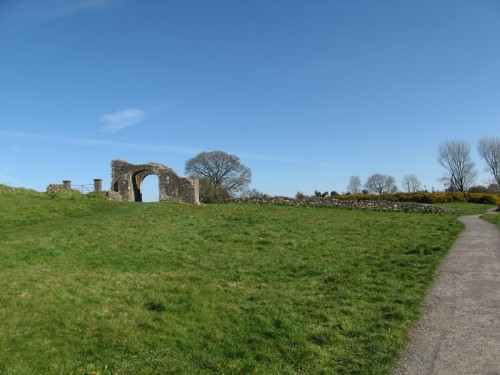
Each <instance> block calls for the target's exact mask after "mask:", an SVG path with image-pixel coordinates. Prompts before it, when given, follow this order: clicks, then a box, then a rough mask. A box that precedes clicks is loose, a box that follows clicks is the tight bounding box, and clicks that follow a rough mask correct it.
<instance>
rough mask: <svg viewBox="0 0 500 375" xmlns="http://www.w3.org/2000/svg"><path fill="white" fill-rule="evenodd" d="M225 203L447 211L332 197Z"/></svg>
mask: <svg viewBox="0 0 500 375" xmlns="http://www.w3.org/2000/svg"><path fill="white" fill-rule="evenodd" d="M225 203H253V204H282V205H290V206H320V207H343V208H349V209H360V210H377V211H404V212H431V213H434V212H449V210H447V209H445V208H441V207H437V206H433V205H430V204H424V203H411V202H389V201H355V200H340V199H334V198H319V197H318V198H316V197H315V198H304V199H294V198H287V197H254V198H235V199H230V200H227V201H226V202H225Z"/></svg>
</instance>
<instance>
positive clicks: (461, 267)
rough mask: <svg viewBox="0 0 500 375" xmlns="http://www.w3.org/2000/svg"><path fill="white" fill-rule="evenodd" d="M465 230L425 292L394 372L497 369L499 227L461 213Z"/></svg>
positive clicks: (498, 374)
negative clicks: (416, 318) (405, 346)
mask: <svg viewBox="0 0 500 375" xmlns="http://www.w3.org/2000/svg"><path fill="white" fill-rule="evenodd" d="M460 220H461V221H462V222H463V223H464V224H465V231H464V232H462V234H461V235H460V236H459V238H458V239H457V241H456V242H455V244H454V245H453V247H452V248H451V250H450V253H449V254H448V255H447V256H446V257H445V259H444V261H443V263H442V265H441V267H440V268H439V275H438V277H437V279H436V281H435V283H434V285H433V287H432V288H431V290H430V291H429V294H428V295H427V297H426V300H425V303H424V307H423V312H422V317H421V319H420V320H419V321H418V322H417V323H416V325H415V327H414V329H413V331H412V333H411V338H412V341H411V344H410V345H409V347H408V348H407V349H406V350H405V351H404V352H403V353H402V356H401V359H400V361H399V363H398V365H397V367H396V369H395V370H394V374H397V375H402V374H404V375H417V374H418V375H431V374H432V375H448V374H449V375H452V374H453V375H459V374H464V375H465V374H467V375H475V374H478V375H500V230H499V229H498V227H497V226H496V225H494V224H491V223H488V222H486V221H484V220H482V219H480V218H479V216H463V217H461V218H460Z"/></svg>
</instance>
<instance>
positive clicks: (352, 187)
mask: <svg viewBox="0 0 500 375" xmlns="http://www.w3.org/2000/svg"><path fill="white" fill-rule="evenodd" d="M361 185H362V184H361V179H360V178H359V177H358V176H351V178H350V179H349V185H347V191H348V192H349V193H351V194H359V192H360V191H361Z"/></svg>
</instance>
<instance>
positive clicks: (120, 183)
mask: <svg viewBox="0 0 500 375" xmlns="http://www.w3.org/2000/svg"><path fill="white" fill-rule="evenodd" d="M150 174H155V175H157V176H158V187H159V189H158V190H159V192H160V201H176V202H186V203H194V204H198V203H200V200H199V183H198V180H197V179H191V178H185V177H180V176H178V175H177V173H175V171H174V170H173V169H171V168H169V167H167V166H165V165H163V164H158V163H148V164H130V163H128V162H126V161H124V160H113V161H112V162H111V190H113V191H116V192H118V193H120V195H121V196H122V199H123V200H125V201H135V202H142V190H141V187H142V181H143V180H144V178H145V177H147V176H149V175H150Z"/></svg>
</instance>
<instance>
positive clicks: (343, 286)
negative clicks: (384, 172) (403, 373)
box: [0, 192, 484, 374]
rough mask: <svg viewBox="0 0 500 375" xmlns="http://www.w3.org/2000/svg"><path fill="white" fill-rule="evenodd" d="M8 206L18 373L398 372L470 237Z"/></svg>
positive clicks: (250, 212)
mask: <svg viewBox="0 0 500 375" xmlns="http://www.w3.org/2000/svg"><path fill="white" fill-rule="evenodd" d="M0 203H1V209H0V215H1V216H0V230H1V232H2V236H1V239H0V289H1V290H2V293H1V294H0V373H5V374H34V373H40V374H42V373H74V374H81V373H85V372H91V371H97V372H100V373H109V374H115V373H116V374H136V373H141V374H142V373H150V374H165V373H172V374H176V373H177V374H220V373H222V374H224V373H225V374H232V373H241V374H249V373H255V374H295V373H308V374H309V373H310V374H320V373H325V374H332V373H389V372H390V369H391V368H392V366H393V365H394V363H395V361H396V360H397V356H398V352H399V350H400V349H401V348H402V347H403V346H404V345H405V343H406V342H407V338H408V337H407V335H408V333H407V332H408V327H409V325H410V323H411V322H412V321H413V320H414V319H416V318H417V316H418V314H419V306H420V304H421V301H422V299H423V297H424V295H425V292H426V290H427V288H428V286H429V283H430V282H431V280H432V278H433V276H434V272H435V269H436V267H437V265H438V263H439V261H440V259H441V258H442V257H443V256H444V254H445V253H446V251H447V249H448V248H449V247H450V245H451V244H452V242H453V241H454V240H455V238H456V236H457V234H458V233H459V231H460V230H461V229H462V224H460V223H459V222H458V221H457V220H456V215H454V214H420V213H398V212H371V211H350V210H343V209H332V208H317V207H316V208H315V207H285V206H273V205H262V206H259V205H246V204H244V205H237V204H228V205H207V206H191V205H183V204H175V203H150V204H136V203H123V202H122V203H120V202H108V201H104V200H99V199H88V198H80V197H66V198H65V199H63V198H60V199H55V198H48V197H46V196H36V195H21V194H13V193H5V192H4V193H3V194H0ZM464 207H465V205H464ZM483 212H484V211H483Z"/></svg>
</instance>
